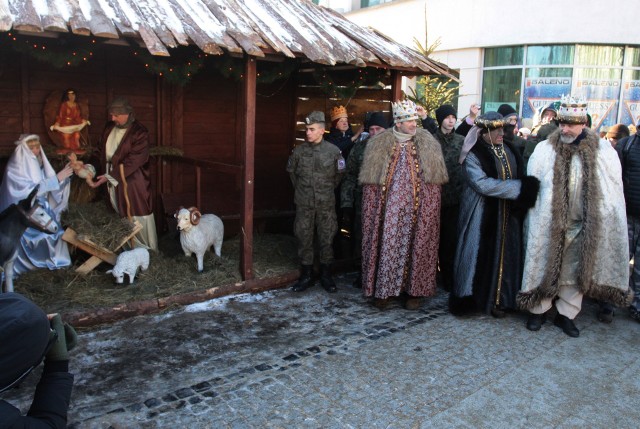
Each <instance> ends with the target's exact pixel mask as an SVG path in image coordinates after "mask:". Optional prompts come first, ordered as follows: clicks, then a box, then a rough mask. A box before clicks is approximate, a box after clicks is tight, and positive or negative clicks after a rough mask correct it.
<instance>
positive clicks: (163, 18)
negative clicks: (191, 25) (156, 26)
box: [155, 0, 183, 32]
mask: <svg viewBox="0 0 640 429" xmlns="http://www.w3.org/2000/svg"><path fill="white" fill-rule="evenodd" d="M155 1H156V4H157V6H158V7H157V8H156V9H155V10H156V14H157V17H158V20H159V21H160V22H162V23H163V24H164V25H165V26H166V27H167V28H168V29H172V28H175V29H177V30H179V31H180V32H182V31H183V30H182V21H180V18H178V16H177V15H176V13H175V12H174V11H173V8H172V7H171V4H170V3H169V0H155Z"/></svg>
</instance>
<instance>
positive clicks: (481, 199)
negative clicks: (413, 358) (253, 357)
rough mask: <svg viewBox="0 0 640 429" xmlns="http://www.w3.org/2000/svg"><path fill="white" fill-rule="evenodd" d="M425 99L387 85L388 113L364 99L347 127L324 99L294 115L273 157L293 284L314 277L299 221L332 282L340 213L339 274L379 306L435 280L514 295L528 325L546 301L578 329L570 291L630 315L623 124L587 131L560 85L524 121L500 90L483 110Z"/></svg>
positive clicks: (636, 231) (629, 203)
mask: <svg viewBox="0 0 640 429" xmlns="http://www.w3.org/2000/svg"><path fill="white" fill-rule="evenodd" d="M426 113H427V112H426V111H425V110H424V108H422V107H420V106H416V105H415V104H414V103H413V102H411V101H399V102H396V103H393V105H392V120H390V119H387V118H386V117H385V114H384V112H370V113H368V114H367V116H366V117H365V118H364V121H363V123H364V125H363V127H362V129H359V130H358V132H357V133H353V132H352V131H351V125H350V124H349V120H348V119H349V115H348V112H347V110H346V108H345V107H344V106H337V107H335V108H334V109H333V110H332V111H331V119H332V131H331V132H330V133H328V134H326V133H325V131H324V127H325V122H324V113H323V112H319V111H315V112H312V113H311V114H309V115H308V116H307V118H306V128H307V141H306V142H305V143H304V144H302V145H299V146H298V147H296V148H295V149H294V151H293V154H292V155H291V157H290V159H289V164H288V167H287V171H288V172H289V174H290V175H291V180H292V183H293V185H294V188H295V195H296V199H295V203H296V222H295V225H296V227H295V234H296V237H297V238H298V240H299V243H300V244H299V254H300V259H301V263H302V268H301V276H300V279H299V280H298V282H296V284H295V285H294V286H293V290H294V291H297V292H300V291H303V290H306V289H308V288H309V287H311V286H313V285H314V273H313V262H314V244H313V238H314V234H315V236H316V237H317V240H318V245H319V249H320V267H321V268H320V283H321V285H322V286H323V287H324V288H325V289H326V290H327V291H329V292H335V291H336V287H335V282H334V281H333V279H331V271H330V269H329V268H328V267H330V266H331V263H332V261H333V248H332V246H331V242H332V240H333V239H334V237H335V234H336V231H337V225H338V223H337V222H336V220H335V219H336V217H339V218H340V219H341V223H340V224H341V225H345V227H347V228H349V229H350V230H351V231H352V232H353V233H352V236H353V237H354V243H355V252H354V260H355V263H356V266H357V268H358V271H359V274H358V276H357V278H356V280H355V281H354V286H355V287H358V288H361V289H362V291H363V294H364V295H365V296H366V297H368V298H371V303H372V304H373V305H374V306H376V307H378V308H380V309H384V308H386V307H387V306H388V305H389V303H390V302H391V301H393V300H396V299H398V300H400V301H401V302H402V304H403V305H404V306H405V308H407V309H418V308H420V306H421V305H422V302H423V300H424V299H425V298H426V297H429V296H432V295H434V294H435V292H436V281H437V280H438V282H439V284H440V285H441V286H442V287H443V288H444V289H445V290H446V291H447V292H449V309H450V311H451V312H452V313H453V314H456V315H464V314H469V313H486V314H491V315H492V316H494V317H497V318H502V317H504V316H505V315H506V314H508V313H509V312H514V311H526V312H527V313H528V320H527V323H526V327H527V329H529V330H531V331H537V330H539V329H540V327H541V325H542V324H543V323H544V322H545V321H546V315H547V313H548V312H549V310H550V309H551V307H552V306H554V307H555V309H556V311H555V312H554V313H555V317H554V320H553V322H554V324H555V325H556V326H558V327H559V328H561V329H562V331H563V332H564V333H565V334H567V335H569V336H571V337H577V336H579V330H578V329H577V327H576V326H575V323H574V322H573V320H574V319H575V318H576V316H577V315H578V314H579V312H580V310H581V306H582V299H583V297H584V296H587V297H590V298H593V299H595V300H597V301H598V303H599V304H600V306H599V312H598V315H597V316H598V319H599V320H601V321H603V322H611V321H612V320H613V315H614V311H615V308H617V307H622V308H627V309H628V310H629V314H630V316H631V317H632V318H633V319H635V320H637V321H638V322H640V298H638V296H637V295H638V289H639V285H640V266H639V267H638V268H636V267H635V264H634V268H633V271H632V274H631V276H630V275H629V262H630V258H633V257H634V256H635V255H636V253H637V252H640V250H638V248H639V247H640V218H639V217H638V216H639V215H640V185H638V183H640V181H639V180H638V179H640V139H639V138H638V135H637V134H635V135H633V136H630V135H629V130H628V128H627V127H625V126H622V125H621V124H619V125H616V126H614V127H611V129H610V130H609V132H608V133H607V135H606V138H601V137H600V136H599V135H598V134H597V133H596V132H595V131H593V130H592V129H591V128H590V125H591V123H590V121H591V118H590V116H589V114H588V112H587V103H586V102H585V101H584V100H582V99H576V98H573V97H569V96H567V97H563V98H562V99H561V100H559V101H557V102H554V103H551V104H550V105H549V106H546V107H545V108H544V109H543V110H542V112H540V121H539V123H538V124H536V126H534V127H533V129H532V130H529V129H526V132H524V133H522V132H521V130H520V129H519V128H518V124H519V123H520V118H518V115H517V112H516V110H515V109H514V108H513V107H512V106H511V105H509V104H503V105H501V106H500V107H499V108H498V111H496V112H486V113H484V114H481V112H480V106H479V105H478V104H474V105H472V106H471V109H470V112H469V115H467V116H466V117H464V118H462V120H461V121H460V124H459V125H458V126H457V128H456V127H455V125H456V123H457V122H458V121H457V119H458V118H457V112H456V110H455V108H454V107H453V106H451V105H446V104H445V105H442V106H440V107H439V108H438V109H436V111H435V112H434V113H435V120H434V119H433V118H431V117H429V116H428V115H427V114H426ZM343 176H344V178H343ZM338 187H340V191H339V193H337V192H334V189H336V188H338ZM336 195H338V197H339V202H336V201H335V200H334V198H335V196H336ZM605 196H606V198H605ZM334 208H335V209H334ZM338 214H339V216H338ZM634 294H635V296H634Z"/></svg>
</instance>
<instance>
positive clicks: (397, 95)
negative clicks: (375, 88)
mask: <svg viewBox="0 0 640 429" xmlns="http://www.w3.org/2000/svg"><path fill="white" fill-rule="evenodd" d="M401 98H402V75H401V74H400V72H399V71H398V70H392V71H391V101H392V102H394V103H395V102H396V101H398V100H400V99H401Z"/></svg>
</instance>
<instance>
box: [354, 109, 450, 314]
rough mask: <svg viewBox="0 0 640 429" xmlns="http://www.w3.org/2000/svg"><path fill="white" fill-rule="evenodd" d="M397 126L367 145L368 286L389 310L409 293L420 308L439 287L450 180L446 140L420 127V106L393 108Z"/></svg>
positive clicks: (363, 176)
mask: <svg viewBox="0 0 640 429" xmlns="http://www.w3.org/2000/svg"><path fill="white" fill-rule="evenodd" d="M393 119H394V122H395V126H394V127H393V128H391V129H389V130H386V131H384V132H382V133H380V134H378V135H376V136H375V137H374V138H372V139H371V140H370V141H369V143H368V144H367V148H366V149H365V154H364V160H363V163H362V169H361V171H360V176H359V181H360V183H361V185H362V235H363V240H362V287H363V291H364V294H365V296H367V297H373V298H374V301H373V303H374V305H375V306H376V307H378V308H384V307H386V306H387V305H388V303H389V300H390V299H391V298H393V297H398V296H401V295H402V296H403V297H404V298H405V307H406V308H407V309H412V310H416V309H418V308H419V307H420V305H421V303H422V299H423V298H424V297H427V296H431V295H433V294H434V293H435V290H436V268H437V263H438V241H439V231H440V186H441V185H442V184H443V183H446V182H447V180H448V176H447V168H446V166H445V163H444V159H443V156H442V150H441V148H440V143H438V141H437V140H436V139H435V138H434V137H433V136H432V135H431V134H430V133H429V132H428V131H425V130H422V129H418V128H417V123H416V120H417V119H418V114H417V112H416V105H415V104H414V103H413V102H411V101H400V102H397V103H393Z"/></svg>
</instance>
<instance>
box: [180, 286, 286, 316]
mask: <svg viewBox="0 0 640 429" xmlns="http://www.w3.org/2000/svg"><path fill="white" fill-rule="evenodd" d="M277 292H278V291H267V292H261V293H256V294H251V293H242V294H239V295H228V296H222V297H220V298H214V299H211V300H209V301H204V302H198V303H195V304H191V305H187V306H186V307H185V308H184V311H185V312H186V313H197V312H201V311H209V310H212V309H214V308H224V307H225V306H226V305H227V303H229V302H260V301H266V300H269V299H272V298H273V297H274V295H275V294H276V293H277Z"/></svg>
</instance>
